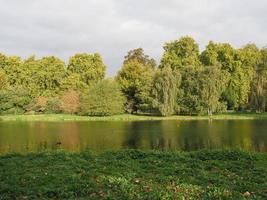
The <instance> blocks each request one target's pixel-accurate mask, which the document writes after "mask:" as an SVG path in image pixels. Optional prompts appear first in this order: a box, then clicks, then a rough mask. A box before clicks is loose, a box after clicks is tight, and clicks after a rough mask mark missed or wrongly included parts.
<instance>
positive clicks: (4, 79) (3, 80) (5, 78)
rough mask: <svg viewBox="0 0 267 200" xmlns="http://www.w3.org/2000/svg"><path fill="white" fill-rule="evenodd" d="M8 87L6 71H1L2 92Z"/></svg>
mask: <svg viewBox="0 0 267 200" xmlns="http://www.w3.org/2000/svg"><path fill="white" fill-rule="evenodd" d="M6 87H7V75H6V73H5V71H4V70H2V69H0V90H2V89H5V88H6Z"/></svg>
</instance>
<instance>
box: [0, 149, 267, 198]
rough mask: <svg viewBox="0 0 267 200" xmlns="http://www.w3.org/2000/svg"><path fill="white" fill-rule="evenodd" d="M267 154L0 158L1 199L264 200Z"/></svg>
mask: <svg viewBox="0 0 267 200" xmlns="http://www.w3.org/2000/svg"><path fill="white" fill-rule="evenodd" d="M266 166H267V154H266V153H256V152H243V151H239V150H213V151H207V150H201V151H196V152H188V153H186V152H170V151H166V152H165V151H140V150H122V151H118V152H105V153H101V154H95V153H92V152H80V153H68V152H64V151H56V152H44V153H34V154H28V155H17V154H12V155H5V156H1V157H0V194H1V195H0V199H235V200H236V199H267V167H266Z"/></svg>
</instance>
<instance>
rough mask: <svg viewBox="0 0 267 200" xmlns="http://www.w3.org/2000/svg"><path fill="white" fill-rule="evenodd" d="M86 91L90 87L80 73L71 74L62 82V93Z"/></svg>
mask: <svg viewBox="0 0 267 200" xmlns="http://www.w3.org/2000/svg"><path fill="white" fill-rule="evenodd" d="M85 89H88V85H87V84H86V83H84V82H83V81H82V78H81V75H80V74H78V73H70V74H69V75H67V76H66V77H64V78H63V79H62V80H61V82H60V90H61V92H65V91H69V90H75V91H84V90H85Z"/></svg>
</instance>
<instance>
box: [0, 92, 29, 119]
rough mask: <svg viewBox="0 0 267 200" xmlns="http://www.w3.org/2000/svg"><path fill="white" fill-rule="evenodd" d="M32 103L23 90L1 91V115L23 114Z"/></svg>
mask: <svg viewBox="0 0 267 200" xmlns="http://www.w3.org/2000/svg"><path fill="white" fill-rule="evenodd" d="M31 101H32V98H31V96H30V94H29V93H28V92H27V91H26V90H24V89H23V88H9V89H5V90H0V114H23V113H24V112H25V111H26V108H27V106H28V105H29V104H30V102H31Z"/></svg>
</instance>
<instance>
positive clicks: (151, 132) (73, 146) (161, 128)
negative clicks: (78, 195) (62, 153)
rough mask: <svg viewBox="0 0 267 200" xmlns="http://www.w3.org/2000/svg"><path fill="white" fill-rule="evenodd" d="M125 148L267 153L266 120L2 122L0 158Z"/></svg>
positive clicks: (0, 125)
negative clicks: (62, 151) (58, 150)
mask: <svg viewBox="0 0 267 200" xmlns="http://www.w3.org/2000/svg"><path fill="white" fill-rule="evenodd" d="M126 148H130V149H160V150H169V149H170V150H183V151H192V150H198V149H203V148H206V149H225V148H226V149H229V148H235V149H236V148H239V149H245V150H250V151H259V152H267V120H213V121H208V120H199V121H132V122H125V121H109V122H106V121H99V122H96V121H95V122H93V121H87V122H69V121H68V122H64V121H62V122H15V121H13V122H0V154H7V153H11V152H17V153H28V152H39V151H44V150H56V149H65V150H69V151H81V150H87V149H88V150H93V151H96V152H101V151H106V150H119V149H126Z"/></svg>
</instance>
